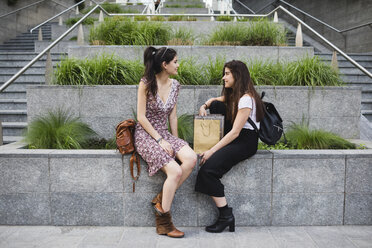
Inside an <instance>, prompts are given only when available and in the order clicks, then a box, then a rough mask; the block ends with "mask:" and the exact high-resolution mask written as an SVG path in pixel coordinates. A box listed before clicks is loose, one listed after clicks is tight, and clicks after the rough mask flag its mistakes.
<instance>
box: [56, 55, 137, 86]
mask: <svg viewBox="0 0 372 248" xmlns="http://www.w3.org/2000/svg"><path fill="white" fill-rule="evenodd" d="M143 72H144V67H143V65H142V63H141V62H140V61H128V60H123V59H119V58H116V57H114V56H113V55H111V56H109V55H105V54H104V55H102V56H101V57H95V58H93V59H84V60H78V59H73V58H65V59H62V60H61V62H60V63H58V64H57V66H56V69H55V71H54V83H55V84H58V85H130V84H137V83H138V82H139V80H140V79H141V77H142V75H143Z"/></svg>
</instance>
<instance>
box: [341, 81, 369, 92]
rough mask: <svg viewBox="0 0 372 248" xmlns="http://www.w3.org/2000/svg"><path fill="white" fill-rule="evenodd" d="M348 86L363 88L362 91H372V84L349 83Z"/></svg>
mask: <svg viewBox="0 0 372 248" xmlns="http://www.w3.org/2000/svg"><path fill="white" fill-rule="evenodd" d="M347 85H349V86H359V87H362V91H366V90H372V82H347Z"/></svg>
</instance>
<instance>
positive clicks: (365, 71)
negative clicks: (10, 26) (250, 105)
mask: <svg viewBox="0 0 372 248" xmlns="http://www.w3.org/2000/svg"><path fill="white" fill-rule="evenodd" d="M97 8H100V9H101V10H102V11H103V12H105V13H106V14H107V15H108V16H120V15H121V16H134V15H144V16H156V15H157V14H138V13H137V14H132V13H123V14H111V13H107V11H106V10H104V9H103V8H102V7H101V6H100V5H99V4H97V5H96V6H95V7H94V8H93V9H91V10H90V11H89V12H88V13H87V14H86V15H85V16H83V17H82V18H81V19H80V20H79V21H77V22H76V23H75V24H74V25H73V26H72V27H71V28H69V29H68V30H67V31H66V32H65V33H63V34H62V35H61V36H60V37H59V38H57V39H56V40H55V41H54V42H53V43H52V44H50V45H49V46H48V47H47V48H45V49H44V50H43V51H42V52H41V53H39V54H38V55H37V56H36V57H35V58H34V59H33V60H31V61H30V62H29V63H28V64H27V65H25V66H24V67H23V68H22V69H21V70H20V71H19V72H17V73H16V74H15V75H14V76H13V77H11V78H10V79H9V80H8V81H7V82H5V83H4V84H3V85H2V86H1V87H0V92H3V91H4V90H5V89H6V88H7V87H8V86H9V85H10V84H11V83H13V82H14V81H15V80H16V79H17V78H18V77H19V76H20V75H21V74H22V73H23V72H25V71H26V70H27V69H28V68H29V67H31V66H32V65H33V64H34V63H35V62H36V61H37V60H39V59H40V58H41V56H43V55H44V54H45V53H46V52H48V51H49V50H50V49H51V48H53V47H54V46H55V45H56V44H57V43H58V42H60V41H61V40H62V39H63V38H64V37H66V36H67V35H68V34H69V33H70V32H71V31H72V30H73V29H75V28H76V27H77V26H78V25H79V24H80V23H82V22H83V21H84V20H85V18H87V17H88V16H89V15H90V14H92V13H93V12H94V11H95V10H96V9H97ZM277 10H282V11H283V12H285V13H286V14H288V15H289V16H290V17H292V18H293V19H295V20H296V21H298V22H299V23H301V24H302V25H303V26H304V27H306V28H307V29H309V30H310V31H311V32H312V33H314V34H315V35H316V36H318V37H319V38H320V39H321V40H323V41H324V42H325V43H326V44H327V45H329V46H330V47H332V48H333V49H334V50H335V51H337V52H338V53H339V54H341V55H342V56H343V57H344V58H345V59H347V60H348V61H350V62H351V63H352V64H353V65H355V66H356V67H357V68H358V69H359V70H361V71H362V72H363V73H364V74H366V75H367V76H369V77H370V78H372V73H370V72H369V71H367V70H366V69H365V68H364V67H363V66H361V65H360V64H359V63H357V62H356V61H355V60H353V59H352V58H350V57H349V56H348V55H347V54H346V53H344V52H343V51H341V49H339V48H338V47H336V46H335V45H333V44H332V43H331V42H330V41H328V40H327V39H326V38H324V37H323V36H322V35H320V34H319V33H318V32H316V31H315V30H314V29H312V28H311V27H310V26H309V25H307V24H306V23H305V22H303V21H302V20H301V19H300V18H298V17H297V16H295V15H294V14H292V13H291V12H290V11H289V10H287V9H286V8H284V7H282V6H281V5H279V6H278V7H276V8H275V9H274V10H272V11H271V12H269V13H267V14H264V15H252V14H238V15H236V14H233V15H231V16H236V17H267V16H270V15H272V14H273V13H274V12H275V11H277ZM161 15H162V16H172V15H175V14H161ZM177 15H180V14H177ZM181 15H183V16H195V17H200V16H202V17H205V16H209V17H212V16H221V14H181Z"/></svg>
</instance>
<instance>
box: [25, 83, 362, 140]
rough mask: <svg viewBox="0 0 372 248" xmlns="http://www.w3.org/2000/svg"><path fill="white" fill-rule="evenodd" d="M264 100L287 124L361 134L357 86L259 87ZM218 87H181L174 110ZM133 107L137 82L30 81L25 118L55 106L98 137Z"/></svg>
mask: <svg viewBox="0 0 372 248" xmlns="http://www.w3.org/2000/svg"><path fill="white" fill-rule="evenodd" d="M257 89H258V91H259V92H261V91H265V92H266V96H265V98H264V100H266V101H269V102H272V103H274V104H275V106H276V107H277V109H278V111H279V113H280V114H281V116H282V118H283V120H284V126H285V127H287V126H288V125H290V124H291V122H295V123H301V121H302V119H305V120H306V121H308V123H309V126H310V127H311V128H316V129H320V128H321V129H324V130H327V131H331V132H334V133H336V134H338V135H340V136H342V137H344V138H359V131H360V126H359V125H360V123H359V120H360V102H361V89H360V88H359V87H324V88H322V87H315V88H311V87H303V86H278V87H275V88H274V87H272V86H261V87H257ZM220 93H221V87H220V86H182V87H181V90H180V95H179V99H178V104H177V111H178V115H181V114H184V113H187V114H197V111H198V109H199V107H200V106H201V105H202V104H203V103H204V102H205V101H206V100H208V99H209V98H210V97H216V96H218V95H220ZM136 106H137V86H135V85H127V86H81V87H76V86H42V85H40V86H28V88H27V118H28V122H30V121H32V120H33V119H34V118H35V117H36V116H37V115H42V114H45V113H46V112H47V111H48V110H50V109H57V108H59V107H62V108H65V109H69V110H70V112H71V113H72V114H73V115H74V116H79V117H80V118H81V119H82V120H83V121H84V122H86V123H87V124H89V125H90V126H91V127H92V128H93V129H94V130H95V131H96V132H97V133H98V134H99V135H100V136H102V137H104V138H106V139H108V138H112V137H113V136H114V134H115V127H116V125H117V123H119V122H120V121H122V120H124V119H129V118H133V111H136Z"/></svg>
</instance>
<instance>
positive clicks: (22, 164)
mask: <svg viewBox="0 0 372 248" xmlns="http://www.w3.org/2000/svg"><path fill="white" fill-rule="evenodd" d="M16 148H17V147H15V146H14V145H11V146H2V147H0V171H1V172H2V174H1V177H0V224H1V225H66V226H68V225H97V226H106V225H108V226H154V213H153V209H152V207H151V205H150V201H151V199H152V198H153V197H154V196H155V195H156V194H157V193H158V191H160V189H161V187H162V183H163V181H164V179H165V177H164V174H163V173H158V174H156V175H155V176H153V177H149V176H148V174H147V172H146V167H147V165H146V164H145V163H144V161H141V162H142V163H141V166H142V174H141V176H140V179H139V181H138V182H137V183H136V192H135V193H132V179H131V177H130V171H129V165H128V163H129V156H125V157H124V160H123V161H124V164H122V161H121V155H120V154H118V153H117V152H115V151H114V150H26V149H16ZM371 161H372V150H359V151H356V150H353V151H351V150H345V151H343V150H332V151H324V150H302V151H301V150H291V151H288V150H287V151H258V153H257V154H256V155H255V156H253V157H252V158H250V159H248V160H245V161H243V162H241V163H240V164H238V165H237V166H235V167H234V168H233V169H232V170H231V171H229V172H228V173H227V174H226V175H225V176H224V177H223V183H224V185H225V186H226V197H227V199H228V201H229V205H230V206H232V207H233V208H234V214H235V218H236V224H237V225H238V226H257V225H274V226H275V225H343V224H345V225H348V224H352V225H359V224H360V225H371V224H372V208H371V205H372V163H371ZM197 168H198V166H197ZM197 168H195V169H194V171H193V172H192V174H191V175H190V177H189V178H188V179H187V181H186V182H185V183H184V184H183V185H182V186H181V188H180V189H179V190H178V191H177V194H176V196H175V200H174V203H173V206H172V212H173V218H174V222H175V224H176V226H205V225H208V224H210V223H212V222H213V221H214V220H215V218H216V216H217V209H216V208H215V207H214V204H213V202H212V200H211V199H210V198H209V197H208V196H206V195H203V194H199V193H196V192H195V191H194V185H195V180H196V175H197Z"/></svg>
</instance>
